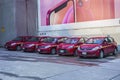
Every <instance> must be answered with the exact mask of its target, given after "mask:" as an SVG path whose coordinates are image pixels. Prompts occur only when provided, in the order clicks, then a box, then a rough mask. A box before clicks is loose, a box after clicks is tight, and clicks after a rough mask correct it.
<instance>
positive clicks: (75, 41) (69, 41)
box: [65, 38, 78, 44]
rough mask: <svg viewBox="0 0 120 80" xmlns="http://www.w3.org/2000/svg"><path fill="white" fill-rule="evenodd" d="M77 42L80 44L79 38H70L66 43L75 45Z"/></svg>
mask: <svg viewBox="0 0 120 80" xmlns="http://www.w3.org/2000/svg"><path fill="white" fill-rule="evenodd" d="M77 42H78V39H77V38H69V39H67V40H65V43H67V44H75V43H77Z"/></svg>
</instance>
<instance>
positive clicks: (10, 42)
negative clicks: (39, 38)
mask: <svg viewBox="0 0 120 80" xmlns="http://www.w3.org/2000/svg"><path fill="white" fill-rule="evenodd" d="M12 43H21V41H9V42H7V43H6V44H7V45H9V44H12Z"/></svg>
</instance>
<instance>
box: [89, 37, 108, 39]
mask: <svg viewBox="0 0 120 80" xmlns="http://www.w3.org/2000/svg"><path fill="white" fill-rule="evenodd" d="M92 38H94V39H95V38H96V39H97V38H98V39H101V38H107V37H106V36H101V37H90V38H88V39H92Z"/></svg>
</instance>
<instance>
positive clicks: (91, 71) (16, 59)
mask: <svg viewBox="0 0 120 80" xmlns="http://www.w3.org/2000/svg"><path fill="white" fill-rule="evenodd" d="M118 53H119V54H118V55H117V56H107V57H105V58H103V59H98V58H78V57H73V56H58V55H49V54H38V53H27V52H22V51H7V50H5V49H3V48H0V80H120V68H119V67H120V52H118Z"/></svg>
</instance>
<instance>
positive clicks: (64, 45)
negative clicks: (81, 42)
mask: <svg viewBox="0 0 120 80" xmlns="http://www.w3.org/2000/svg"><path fill="white" fill-rule="evenodd" d="M70 46H74V44H60V45H59V48H63V49H65V48H68V47H70Z"/></svg>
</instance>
